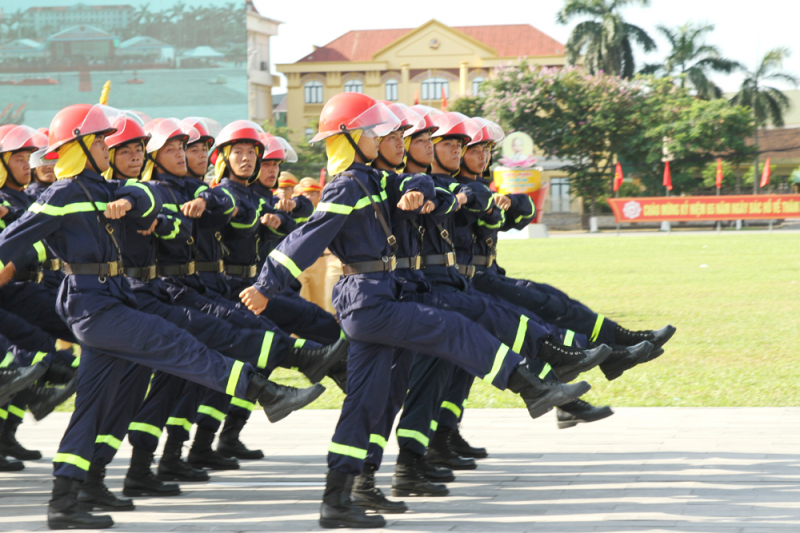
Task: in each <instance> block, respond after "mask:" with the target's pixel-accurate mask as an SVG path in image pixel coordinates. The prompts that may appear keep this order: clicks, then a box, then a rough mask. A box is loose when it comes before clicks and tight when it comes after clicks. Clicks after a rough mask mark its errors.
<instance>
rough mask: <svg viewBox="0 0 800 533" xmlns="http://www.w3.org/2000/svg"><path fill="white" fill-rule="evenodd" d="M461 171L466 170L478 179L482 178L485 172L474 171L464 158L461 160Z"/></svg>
mask: <svg viewBox="0 0 800 533" xmlns="http://www.w3.org/2000/svg"><path fill="white" fill-rule="evenodd" d="M440 164H441V163H440ZM461 170H466V171H467V172H469V173H470V174H472V175H474V176H475V177H476V178H478V177H480V176H481V175H482V174H483V171H481V172H476V171H474V170H472V169H471V168H469V165H468V164H467V162H466V161H464V158H463V157H462V158H461Z"/></svg>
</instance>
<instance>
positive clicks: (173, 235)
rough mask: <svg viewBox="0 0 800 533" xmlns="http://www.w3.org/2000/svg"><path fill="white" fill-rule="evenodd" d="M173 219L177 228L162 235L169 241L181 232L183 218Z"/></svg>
mask: <svg viewBox="0 0 800 533" xmlns="http://www.w3.org/2000/svg"><path fill="white" fill-rule="evenodd" d="M169 218H172V217H169ZM173 220H174V221H175V229H173V230H172V231H171V232H170V233H169V234H168V235H164V236H163V237H161V238H162V239H164V240H165V241H168V240H170V239H174V238H175V237H177V236H178V233H180V232H181V219H179V218H174V219H173Z"/></svg>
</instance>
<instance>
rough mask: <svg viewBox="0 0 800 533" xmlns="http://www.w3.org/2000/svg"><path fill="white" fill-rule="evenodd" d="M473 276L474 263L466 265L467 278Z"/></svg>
mask: <svg viewBox="0 0 800 533" xmlns="http://www.w3.org/2000/svg"><path fill="white" fill-rule="evenodd" d="M473 277H475V265H467V279H472V278H473Z"/></svg>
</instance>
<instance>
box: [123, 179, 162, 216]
mask: <svg viewBox="0 0 800 533" xmlns="http://www.w3.org/2000/svg"><path fill="white" fill-rule="evenodd" d="M125 185H126V186H131V187H138V188H140V189H142V190H143V191H144V192H145V193H147V197H148V198H150V209H148V210H147V211H145V212H144V213H142V218H144V217H146V216H147V215H149V214H150V213H152V212H153V208H154V207H155V206H156V199H155V198H153V193H152V192H150V188H149V187H148V186H147V185H145V184H143V183H139V182H138V181H136V180H128V181H126V182H125Z"/></svg>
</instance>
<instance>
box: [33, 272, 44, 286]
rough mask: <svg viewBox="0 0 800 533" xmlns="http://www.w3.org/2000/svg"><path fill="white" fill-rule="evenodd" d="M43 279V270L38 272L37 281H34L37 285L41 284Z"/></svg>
mask: <svg viewBox="0 0 800 533" xmlns="http://www.w3.org/2000/svg"><path fill="white" fill-rule="evenodd" d="M43 279H44V272H42V271H41V270H39V271H37V272H36V279H35V280H34V281H35V282H36V283H41V282H42V280H43Z"/></svg>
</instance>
